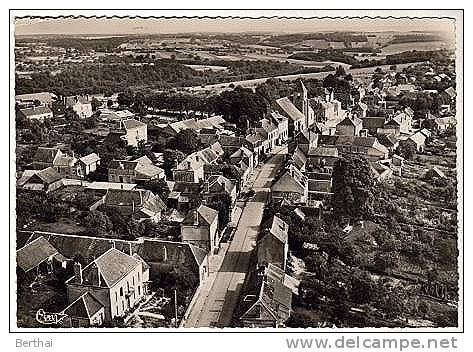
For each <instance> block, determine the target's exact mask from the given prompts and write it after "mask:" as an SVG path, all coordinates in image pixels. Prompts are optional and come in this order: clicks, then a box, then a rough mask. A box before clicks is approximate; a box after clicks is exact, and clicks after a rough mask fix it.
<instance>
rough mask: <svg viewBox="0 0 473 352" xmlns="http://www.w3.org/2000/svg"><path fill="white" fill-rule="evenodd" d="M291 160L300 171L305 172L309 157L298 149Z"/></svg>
mask: <svg viewBox="0 0 473 352" xmlns="http://www.w3.org/2000/svg"><path fill="white" fill-rule="evenodd" d="M290 158H291V159H290V162H291V163H292V164H293V165H295V166H296V167H297V168H298V169H299V170H300V171H302V172H304V171H305V170H306V164H307V157H306V155H305V154H304V152H303V151H302V150H301V149H300V148H299V147H296V150H294V152H293V153H292V156H291V157H290Z"/></svg>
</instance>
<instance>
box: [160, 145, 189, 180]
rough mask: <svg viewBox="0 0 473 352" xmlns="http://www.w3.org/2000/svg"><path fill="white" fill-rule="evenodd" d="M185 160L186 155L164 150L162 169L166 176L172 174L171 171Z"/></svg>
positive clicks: (172, 150)
mask: <svg viewBox="0 0 473 352" xmlns="http://www.w3.org/2000/svg"><path fill="white" fill-rule="evenodd" d="M185 158H186V155H185V154H184V153H183V152H181V151H180V150H175V149H165V150H164V152H163V167H164V170H165V171H166V175H167V176H170V175H171V174H172V172H171V170H172V169H174V168H175V167H176V165H177V164H178V163H180V162H181V161H182V160H184V159H185Z"/></svg>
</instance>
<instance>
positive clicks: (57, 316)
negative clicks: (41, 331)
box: [36, 309, 67, 325]
mask: <svg viewBox="0 0 473 352" xmlns="http://www.w3.org/2000/svg"><path fill="white" fill-rule="evenodd" d="M65 317H67V314H63V313H48V312H45V311H44V309H40V310H38V311H37V312H36V321H37V322H38V323H41V324H44V325H52V324H60V323H61V322H62V320H63V319H64V318H65Z"/></svg>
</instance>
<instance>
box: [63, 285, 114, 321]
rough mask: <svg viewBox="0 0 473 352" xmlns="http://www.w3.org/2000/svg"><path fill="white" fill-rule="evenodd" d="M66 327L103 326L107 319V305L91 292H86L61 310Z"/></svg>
mask: <svg viewBox="0 0 473 352" xmlns="http://www.w3.org/2000/svg"><path fill="white" fill-rule="evenodd" d="M61 313H62V314H64V315H65V318H64V319H63V320H62V325H61V326H62V327H64V328H90V327H99V326H102V325H103V323H104V320H105V306H104V305H103V304H102V303H100V302H99V300H98V299H97V298H95V296H94V294H93V293H91V292H88V291H87V292H85V293H83V294H82V295H80V296H79V297H77V298H76V299H75V300H74V301H73V302H72V303H71V304H69V305H68V306H67V307H66V308H65V309H64V310H62V311H61Z"/></svg>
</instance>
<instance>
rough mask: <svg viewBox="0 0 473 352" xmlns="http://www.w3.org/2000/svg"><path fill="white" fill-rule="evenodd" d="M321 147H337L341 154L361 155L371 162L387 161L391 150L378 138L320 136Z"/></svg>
mask: <svg viewBox="0 0 473 352" xmlns="http://www.w3.org/2000/svg"><path fill="white" fill-rule="evenodd" d="M318 145H319V146H321V147H336V148H337V149H338V153H339V154H343V153H348V154H360V155H363V156H364V157H365V158H367V159H369V160H379V159H386V158H387V157H388V155H389V150H388V149H387V148H386V147H385V146H384V145H382V144H381V143H379V141H378V139H377V138H376V137H359V136H319V144H318Z"/></svg>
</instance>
